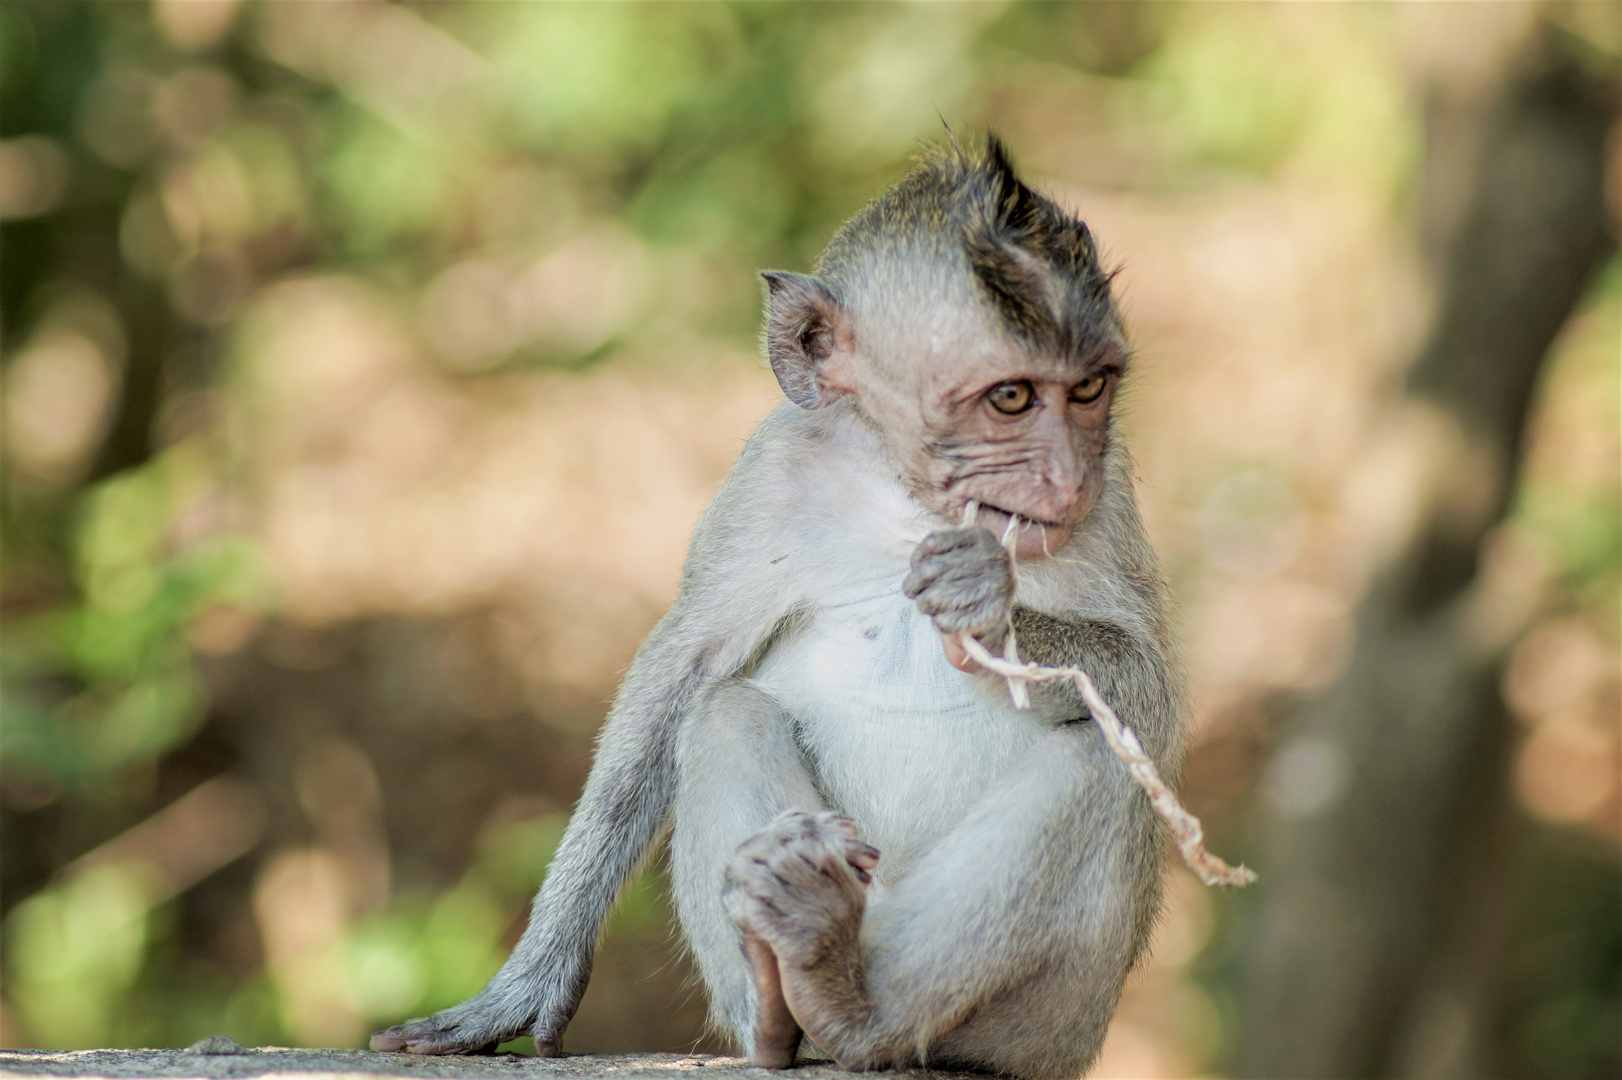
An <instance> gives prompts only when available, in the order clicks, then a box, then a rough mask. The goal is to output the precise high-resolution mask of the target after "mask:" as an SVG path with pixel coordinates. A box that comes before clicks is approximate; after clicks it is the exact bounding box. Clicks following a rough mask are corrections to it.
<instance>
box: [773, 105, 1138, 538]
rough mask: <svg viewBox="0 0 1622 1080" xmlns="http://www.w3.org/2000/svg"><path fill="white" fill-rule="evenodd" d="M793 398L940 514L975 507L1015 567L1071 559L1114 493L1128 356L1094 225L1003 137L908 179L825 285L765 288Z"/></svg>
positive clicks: (798, 279)
mask: <svg viewBox="0 0 1622 1080" xmlns="http://www.w3.org/2000/svg"><path fill="white" fill-rule="evenodd" d="M762 276H763V277H764V278H765V279H766V282H767V285H768V288H769V292H770V299H769V312H768V316H767V325H766V332H765V338H766V349H767V354H768V357H769V358H770V360H771V365H772V370H773V371H774V372H775V373H776V375H777V380H778V382H779V383H780V384H781V385H782V387H783V392H784V393H785V394H787V395H788V397H789V399H790V400H791V401H793V402H794V403H795V404H797V405H799V406H801V407H802V408H806V409H819V408H825V407H829V406H831V405H835V404H836V403H840V404H842V405H843V406H844V407H848V408H852V409H854V411H855V413H856V414H857V415H858V416H860V417H861V418H862V419H863V420H864V421H865V422H867V423H868V424H870V425H871V426H872V427H873V428H874V429H875V430H877V431H878V432H879V433H880V434H881V436H882V437H883V438H884V440H885V442H886V444H887V445H888V446H889V448H890V450H891V452H892V453H893V455H894V457H895V459H896V461H897V462H898V463H899V465H900V468H901V471H902V473H903V475H904V478H905V480H906V482H907V484H908V485H909V487H911V489H912V490H913V492H914V493H915V494H916V496H917V497H918V498H919V499H920V500H922V501H923V502H924V504H925V505H926V506H928V507H929V508H930V509H931V510H933V511H935V512H936V513H938V514H940V515H941V516H942V517H943V518H945V519H946V520H948V521H950V522H953V523H956V522H957V521H958V520H960V519H961V516H962V514H963V511H964V507H965V506H967V505H968V504H969V503H970V502H974V503H977V504H979V511H978V520H979V522H980V524H982V525H985V526H986V527H987V528H990V529H992V530H993V531H994V532H996V533H998V534H999V535H1001V534H1002V533H1003V530H1004V529H1005V528H1006V526H1007V524H1008V521H1009V518H1010V516H1015V517H1017V518H1018V519H1019V520H1020V524H1019V526H1018V528H1017V532H1016V534H1015V543H1016V551H1017V552H1018V554H1019V556H1020V557H1021V558H1036V557H1039V556H1041V555H1044V554H1046V553H1048V552H1050V551H1053V550H1055V549H1057V548H1058V547H1059V545H1060V544H1062V543H1064V541H1065V539H1066V537H1068V536H1069V534H1070V532H1071V530H1072V529H1073V528H1075V526H1076V525H1077V524H1079V523H1080V522H1081V521H1082V520H1083V519H1084V518H1086V516H1087V514H1088V513H1089V512H1090V511H1091V510H1092V507H1093V504H1094V502H1096V501H1097V499H1098V495H1099V492H1100V490H1101V489H1102V486H1103V468H1104V463H1103V457H1104V449H1105V445H1106V441H1107V439H1108V437H1109V424H1110V407H1111V404H1112V402H1113V400H1114V396H1115V391H1116V386H1117V383H1118V381H1119V379H1120V376H1121V373H1122V371H1123V369H1124V368H1125V366H1126V361H1127V347H1126V341H1125V337H1124V335H1123V333H1122V330H1121V322H1120V317H1119V314H1118V313H1117V310H1116V307H1115V304H1114V302H1113V300H1112V299H1111V296H1110V275H1109V274H1107V273H1105V272H1104V270H1103V269H1102V268H1101V267H1100V266H1099V262H1098V253H1097V251H1096V249H1095V248H1094V245H1093V240H1092V235H1091V234H1090V233H1089V232H1088V230H1087V226H1086V225H1084V224H1082V223H1081V222H1080V221H1078V220H1076V219H1075V218H1073V217H1071V216H1070V215H1069V214H1067V213H1065V212H1064V211H1063V210H1061V209H1060V208H1059V207H1058V206H1057V205H1055V204H1054V203H1053V202H1052V201H1050V200H1048V199H1046V198H1044V197H1043V196H1041V195H1039V194H1037V193H1036V192H1034V191H1032V190H1031V189H1030V188H1029V187H1027V186H1026V185H1025V184H1024V183H1023V182H1022V181H1021V180H1020V179H1019V177H1017V176H1016V175H1015V174H1014V170H1013V167H1012V166H1011V165H1010V164H1009V161H1008V157H1007V154H1006V153H1005V152H1004V150H1003V147H1002V144H1001V143H1000V142H998V140H997V139H996V137H995V136H992V137H990V138H989V139H988V140H987V145H986V149H985V152H984V153H983V154H981V155H979V156H977V157H971V156H969V155H967V154H965V153H964V152H962V151H961V150H959V149H958V148H956V147H955V146H954V147H953V148H952V150H950V151H942V152H939V153H937V154H935V155H933V156H932V157H930V158H929V159H927V160H926V161H924V162H923V163H922V164H920V165H919V166H918V167H917V168H916V169H914V170H913V171H912V172H911V173H910V174H908V176H907V177H906V178H905V179H903V180H902V181H901V182H900V183H899V184H897V185H896V186H895V187H894V188H892V189H891V190H890V191H888V192H887V193H885V194H884V195H883V196H881V197H880V198H878V199H877V200H875V201H874V202H872V203H871V204H869V205H868V206H867V207H866V208H864V209H863V210H862V211H861V212H860V213H858V214H857V215H856V216H855V217H854V218H852V219H851V220H850V221H849V222H847V223H846V224H845V226H844V227H843V228H841V229H840V230H839V232H838V233H837V234H835V236H834V238H833V241H832V242H831V243H830V244H829V245H828V249H827V250H826V251H825V252H823V254H822V258H821V259H820V260H819V261H818V264H817V268H816V276H814V277H808V276H805V275H802V274H789V273H782V272H776V271H771V272H767V273H765V274H764V275H762Z"/></svg>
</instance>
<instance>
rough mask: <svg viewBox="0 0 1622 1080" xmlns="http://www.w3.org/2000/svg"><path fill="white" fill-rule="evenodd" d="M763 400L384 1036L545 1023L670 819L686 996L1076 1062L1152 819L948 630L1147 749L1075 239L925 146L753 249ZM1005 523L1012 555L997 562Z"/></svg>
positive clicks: (437, 1035) (1109, 331)
mask: <svg viewBox="0 0 1622 1080" xmlns="http://www.w3.org/2000/svg"><path fill="white" fill-rule="evenodd" d="M764 277H765V280H766V284H767V286H768V292H769V300H768V309H769V310H768V315H767V325H766V330H765V342H766V351H767V354H768V357H769V359H770V361H771V366H772V370H773V371H774V372H775V373H776V375H777V379H778V381H779V383H780V384H781V385H782V388H783V392H784V394H785V395H786V396H787V397H788V403H787V404H785V405H783V406H782V407H780V408H779V409H777V411H775V412H773V413H772V414H771V415H770V416H769V417H767V418H766V420H765V421H764V422H763V423H762V424H761V425H760V428H759V430H757V431H756V432H755V434H754V436H753V438H751V439H750V441H749V443H748V445H747V447H746V448H745V449H744V451H743V454H742V456H741V457H740V459H739V461H738V463H737V465H736V467H735V468H734V469H733V470H732V473H731V475H730V476H729V477H728V478H727V480H726V483H725V484H724V485H723V486H722V488H721V491H720V493H719V494H718V495H717V496H716V499H715V502H714V503H713V504H712V505H711V506H710V508H709V510H708V511H707V512H706V513H705V514H704V516H703V518H702V520H700V522H699V524H698V528H697V530H696V532H695V533H694V536H693V542H692V547H691V550H690V552H689V554H688V557H687V563H686V567H685V569H684V571H683V574H682V579H681V589H680V594H679V595H678V596H677V598H676V602H675V604H674V605H673V606H672V607H671V609H670V611H669V613H668V614H666V615H665V617H664V618H663V619H662V620H661V621H660V622H659V624H658V626H657V627H655V629H654V630H653V632H652V633H651V634H650V635H649V636H648V639H647V641H646V642H644V643H643V645H642V647H641V649H640V650H639V651H638V653H637V655H636V659H635V661H634V662H633V663H632V665H631V667H630V670H629V671H628V672H627V674H626V676H625V681H624V684H623V685H622V686H621V688H620V691H619V696H618V698H617V699H616V700H615V702H614V707H613V710H612V712H611V713H610V714H609V717H608V721H607V724H606V725H605V727H604V728H603V732H602V738H601V743H600V745H599V748H598V751H597V759H596V762H595V764H594V765H593V767H592V770H591V776H590V779H589V780H587V782H586V788H585V792H584V794H583V795H582V796H581V799H580V804H579V806H578V808H577V809H576V810H575V814H574V817H573V819H572V820H571V821H570V823H569V827H568V830H567V832H566V833H565V834H564V837H563V840H562V843H561V846H560V847H559V848H558V852H557V855H556V857H555V859H554V860H553V862H552V865H551V869H550V871H549V872H548V874H547V877H546V882H545V884H544V885H543V886H542V887H541V890H540V893H539V895H538V896H537V897H536V900H535V906H534V910H533V912H532V914H531V916H530V922H529V927H528V929H527V930H526V931H525V933H524V935H523V939H522V940H521V941H520V942H519V943H518V947H517V948H516V949H515V950H514V951H513V954H512V957H511V958H510V959H509V960H508V961H507V963H506V964H505V965H504V966H503V967H502V969H501V970H500V971H499V972H498V973H497V974H496V976H495V977H494V978H493V979H492V980H491V981H490V984H489V986H487V987H486V988H485V989H484V991H483V992H481V993H480V994H479V995H478V996H477V997H475V998H473V999H472V1000H471V1001H468V1002H466V1003H465V1004H463V1005H460V1006H457V1007H456V1008H453V1009H449V1010H447V1011H445V1012H442V1013H440V1014H439V1015H437V1016H434V1017H431V1018H429V1019H426V1020H419V1021H415V1022H412V1023H408V1024H404V1025H401V1026H399V1027H394V1028H390V1029H389V1030H387V1031H384V1032H380V1033H379V1034H378V1035H377V1036H375V1037H374V1038H373V1040H372V1046H373V1047H374V1048H375V1049H380V1050H401V1049H404V1050H410V1051H412V1052H415V1053H420V1054H447V1053H466V1052H471V1051H478V1050H481V1049H483V1048H486V1047H489V1046H491V1045H492V1044H494V1043H495V1042H497V1041H498V1040H503V1039H510V1038H513V1037H516V1036H519V1035H522V1034H526V1033H527V1034H531V1035H533V1036H534V1038H535V1047H536V1050H537V1052H539V1053H541V1054H548V1055H549V1054H557V1053H559V1052H560V1046H561V1043H562V1039H563V1031H564V1027H565V1026H566V1025H567V1024H568V1023H569V1019H570V1017H571V1016H572V1015H573V1013H574V1010H575V1006H576V1005H577V1003H578V1002H579V1000H580V996H581V993H582V992H583V991H584V990H585V986H586V979H587V976H588V974H589V973H590V970H591V959H592V951H593V949H594V947H595V945H596V942H597V935H598V931H599V928H600V927H601V926H602V923H603V919H604V916H605V914H606V913H607V911H608V909H609V907H610V906H611V905H612V904H613V902H614V899H615V896H616V894H618V892H619V891H620V888H621V886H622V885H623V884H624V883H625V880H626V878H627V876H628V875H629V874H631V872H632V871H633V870H634V869H635V868H636V866H637V865H638V863H639V862H640V861H641V860H642V859H643V857H644V855H645V854H646V853H647V851H648V849H649V847H650V846H651V845H652V844H653V843H654V841H655V839H656V838H657V837H658V836H659V835H660V833H661V830H663V829H664V828H665V826H666V825H667V823H668V824H669V826H670V830H671V831H670V870H671V877H672V881H673V884H674V888H675V899H676V905H677V908H678V911H679V914H680V917H681V923H682V927H683V929H684V931H685V933H686V938H687V941H688V943H689V945H690V946H691V948H692V951H693V954H694V956H695V957H696V959H697V963H698V967H699V970H700V971H701V973H702V975H703V979H704V982H705V984H706V986H707V987H708V990H709V996H710V1002H711V1006H712V1014H713V1016H714V1018H715V1020H716V1022H717V1023H718V1024H719V1025H720V1026H721V1027H722V1028H724V1029H725V1030H727V1031H729V1032H731V1033H732V1034H734V1035H735V1036H736V1037H737V1039H738V1041H739V1042H740V1043H741V1045H742V1047H743V1048H744V1049H745V1050H746V1051H747V1052H748V1053H749V1055H750V1057H751V1059H752V1060H753V1061H754V1062H756V1063H757V1064H762V1065H772V1066H786V1065H789V1064H791V1063H792V1062H793V1060H794V1059H795V1056H796V1053H797V1052H798V1051H799V1050H800V1044H801V1037H802V1033H803V1035H804V1036H806V1037H808V1038H809V1040H810V1042H812V1043H814V1044H815V1046H816V1047H818V1048H820V1049H821V1050H822V1051H823V1052H825V1053H826V1054H827V1055H829V1056H831V1057H832V1058H833V1059H834V1060H835V1061H836V1062H838V1063H839V1064H841V1065H843V1066H846V1067H848V1068H853V1069H863V1068H880V1067H889V1066H903V1065H908V1064H918V1063H927V1064H929V1065H932V1066H940V1067H963V1068H973V1069H982V1070H989V1071H994V1072H999V1073H1006V1074H1009V1075H1013V1076H1019V1077H1031V1078H1074V1077H1078V1076H1080V1075H1081V1074H1082V1073H1083V1072H1085V1071H1086V1070H1087V1069H1088V1068H1089V1067H1090V1066H1091V1065H1092V1063H1093V1062H1094V1060H1095V1059H1096V1058H1097V1055H1098V1052H1099V1048H1100V1045H1101V1044H1102V1042H1103V1039H1104V1032H1105V1029H1106V1027H1107V1026H1108V1024H1109V1019H1110V1015H1111V1013H1112V1012H1113V1010H1114V1008H1115V1005H1116V1002H1117V1000H1118V999H1119V997H1120V993H1121V987H1122V983H1123V981H1124V979H1125V978H1126V974H1127V971H1128V969H1130V968H1131V967H1132V965H1133V963H1134V962H1135V961H1136V960H1137V958H1138V957H1139V955H1140V953H1141V952H1142V951H1143V949H1144V946H1145V943H1146V940H1147V938H1148V936H1149V933H1150V929H1151V926H1152V924H1153V923H1154V920H1155V917H1156V914H1157V910H1158V908H1159V904H1160V869H1161V858H1162V851H1163V847H1164V838H1163V834H1162V828H1161V826H1160V823H1159V822H1158V820H1157V819H1156V818H1155V816H1154V814H1153V812H1152V811H1151V808H1150V805H1149V801H1148V799H1147V798H1146V797H1145V795H1144V793H1143V792H1142V791H1141V790H1139V788H1138V787H1137V786H1136V785H1135V784H1134V783H1133V781H1132V779H1131V778H1130V776H1129V775H1128V773H1127V770H1126V768H1124V767H1123V765H1122V763H1121V762H1120V761H1119V760H1117V759H1116V757H1115V756H1114V755H1113V754H1112V753H1111V752H1110V750H1109V749H1108V747H1107V746H1106V745H1105V741H1104V739H1103V737H1102V735H1101V733H1100V731H1099V730H1098V728H1097V725H1096V724H1094V723H1091V722H1089V719H1090V718H1089V717H1088V716H1087V714H1086V710H1085V709H1084V708H1083V707H1082V706H1081V705H1080V704H1079V703H1078V702H1077V700H1076V698H1075V695H1074V692H1073V691H1071V690H1070V688H1069V687H1068V686H1067V685H1051V684H1050V685H1048V686H1046V687H1034V688H1033V699H1034V700H1033V702H1032V706H1031V707H1030V708H1029V709H1023V710H1022V709H1017V708H1015V707H1014V706H1013V704H1012V703H1011V701H1010V696H1009V691H1008V689H1007V687H1006V686H1005V685H1004V684H1003V682H1002V681H1001V680H999V679H997V678H996V677H995V676H993V675H991V674H989V673H987V672H985V671H982V670H981V669H980V668H979V667H978V666H977V665H976V664H975V662H974V661H973V660H972V659H971V658H970V657H969V656H968V655H967V653H966V651H965V649H964V647H963V645H962V644H961V638H960V636H959V635H962V634H969V635H973V636H974V637H976V638H978V639H979V640H980V641H981V643H982V644H984V645H986V646H987V647H989V648H990V649H992V650H993V651H1000V650H1001V649H1002V648H1003V647H1004V645H1005V644H1006V640H1007V638H1008V636H1009V633H1010V628H1012V633H1013V637H1014V639H1015V641H1016V642H1017V646H1018V649H1019V652H1020V654H1021V656H1022V657H1023V658H1025V659H1034V660H1037V661H1039V662H1041V663H1044V664H1051V665H1070V664H1074V665H1079V666H1080V667H1083V668H1085V669H1086V670H1087V671H1088V672H1089V673H1091V675H1092V677H1093V679H1094V681H1095V682H1096V684H1097V686H1098V689H1099V690H1100V691H1101V692H1102V694H1103V695H1104V698H1105V699H1106V700H1107V701H1109V702H1110V703H1111V704H1112V705H1113V707H1114V709H1115V710H1116V712H1118V713H1119V715H1120V716H1121V718H1122V719H1123V720H1124V721H1125V722H1126V723H1127V724H1129V725H1131V726H1132V727H1133V728H1134V729H1135V730H1136V731H1137V733H1138V735H1139V737H1140V738H1141V740H1142V742H1143V744H1144V746H1145V748H1146V749H1147V750H1148V752H1149V754H1150V755H1151V756H1152V757H1153V758H1154V759H1155V761H1156V763H1157V765H1158V766H1159V767H1160V769H1161V771H1162V772H1163V773H1165V774H1166V775H1168V776H1173V775H1175V773H1176V770H1177V767H1178V764H1179V761H1180V757H1181V754H1182V738H1183V726H1184V708H1185V707H1184V700H1183V695H1184V691H1183V686H1182V682H1181V676H1180V674H1179V669H1178V665H1177V661H1176V658H1175V657H1174V655H1173V647H1172V643H1171V634H1170V630H1169V626H1168V615H1167V611H1166V596H1165V589H1164V586H1163V583H1162V580H1161V577H1160V571H1159V568H1158V565H1157V562H1156V559H1155V556H1154V552H1153V551H1152V550H1151V548H1150V546H1149V543H1148V541H1147V539H1146V537H1145V535H1144V530H1143V526H1142V523H1141V521H1140V519H1139V515H1138V509H1137V503H1136V499H1135V497H1134V494H1133V489H1132V480H1131V476H1130V464H1129V459H1128V456H1127V452H1126V449H1125V447H1124V446H1123V445H1122V444H1121V439H1120V435H1119V433H1118V431H1117V430H1116V428H1115V427H1114V426H1113V424H1112V423H1111V411H1112V408H1113V404H1114V400H1115V397H1116V394H1117V392H1118V388H1119V384H1120V380H1121V378H1122V376H1123V374H1124V372H1125V369H1126V366H1127V360H1128V348H1127V345H1126V341H1125V337H1124V335H1123V332H1122V327H1121V320H1120V316H1119V313H1118V311H1117V309H1116V306H1115V304H1114V302H1113V300H1112V298H1111V295H1110V274H1109V273H1107V272H1106V271H1105V270H1104V269H1103V268H1102V267H1101V266H1100V264H1099V259H1098V255H1097V251H1096V249H1095V247H1094V244H1093V240H1092V236H1091V234H1090V233H1089V232H1088V229H1087V227H1086V226H1085V225H1083V224H1082V223H1081V222H1080V221H1078V220H1076V219H1075V218H1073V217H1071V216H1070V215H1069V214H1067V213H1065V212H1064V211H1063V210H1061V209H1060V208H1059V207H1058V206H1057V205H1055V204H1054V203H1053V202H1051V201H1049V200H1048V199H1047V198H1044V197H1043V196H1041V195H1039V194H1037V193H1036V192H1034V191H1033V190H1032V189H1031V188H1029V187H1027V186H1026V185H1025V184H1024V183H1023V182H1021V181H1020V179H1019V178H1018V177H1017V176H1016V175H1015V173H1014V170H1013V168H1012V167H1011V166H1010V164H1009V161H1008V158H1007V156H1006V154H1005V152H1004V150H1003V148H1002V146H1001V145H1000V144H999V143H998V142H997V140H996V139H995V138H994V137H993V138H991V139H989V140H988V144H987V146H986V148H985V150H984V152H983V153H980V154H970V153H966V152H964V151H963V150H961V149H959V148H958V147H957V146H956V145H954V146H953V147H952V148H950V149H948V150H941V151H937V152H934V153H932V154H931V155H930V156H929V157H928V158H927V159H926V160H924V161H923V162H922V163H921V164H919V165H918V166H917V167H916V168H915V169H914V170H913V171H912V172H911V173H910V174H909V175H908V176H907V177H906V178H905V179H903V180H902V181H901V182H900V183H899V184H898V185H896V187H895V188H893V189H892V190H890V191H889V192H887V193H886V194H884V195H883V196H881V197H880V198H878V199H877V200H876V201H874V202H873V203H871V204H870V205H868V206H867V207H866V208H865V209H863V210H862V211H861V212H860V213H858V214H857V215H856V216H855V217H854V218H852V219H851V220H850V221H849V222H848V223H847V224H846V225H845V226H844V227H843V228H841V229H840V230H839V232H838V233H837V234H836V235H835V236H834V238H833V241H832V242H831V243H830V244H829V245H828V249H827V251H825V252H824V253H823V255H822V258H821V259H820V260H819V262H818V263H817V266H816V273H815V276H804V275H800V274H792V273H783V272H770V273H767V274H765V275H764ZM1014 555H1017V556H1018V563H1017V573H1016V569H1015V567H1016V564H1015V560H1014V557H1013V556H1014Z"/></svg>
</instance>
